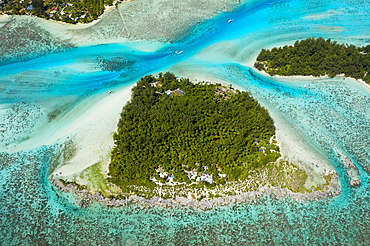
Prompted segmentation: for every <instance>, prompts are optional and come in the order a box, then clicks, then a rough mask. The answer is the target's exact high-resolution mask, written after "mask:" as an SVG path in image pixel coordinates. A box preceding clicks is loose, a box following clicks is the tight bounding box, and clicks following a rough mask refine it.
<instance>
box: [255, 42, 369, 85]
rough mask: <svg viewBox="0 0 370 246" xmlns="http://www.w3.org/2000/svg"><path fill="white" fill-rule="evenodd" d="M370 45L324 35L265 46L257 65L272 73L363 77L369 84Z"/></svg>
mask: <svg viewBox="0 0 370 246" xmlns="http://www.w3.org/2000/svg"><path fill="white" fill-rule="evenodd" d="M369 54H370V45H368V46H365V47H356V46H354V45H348V44H338V43H337V42H336V41H331V40H330V39H327V40H325V39H323V38H321V37H320V38H317V39H315V38H308V39H305V40H301V41H296V42H295V43H294V45H292V46H288V45H285V46H284V47H280V48H273V49H271V50H266V49H262V50H261V52H260V53H259V55H258V57H257V59H256V62H255V63H254V67H256V68H257V69H258V70H260V71H261V70H263V71H265V72H267V73H268V74H270V75H271V76H273V75H282V76H293V75H302V76H315V77H318V76H324V75H328V76H330V77H335V76H336V75H339V74H344V75H345V76H346V77H351V78H354V79H361V80H363V81H365V82H366V83H367V84H370V75H369V74H368V71H370V55H369Z"/></svg>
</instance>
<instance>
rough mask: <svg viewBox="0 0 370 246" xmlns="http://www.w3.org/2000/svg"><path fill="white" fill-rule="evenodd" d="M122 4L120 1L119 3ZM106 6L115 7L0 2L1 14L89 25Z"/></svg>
mask: <svg viewBox="0 0 370 246" xmlns="http://www.w3.org/2000/svg"><path fill="white" fill-rule="evenodd" d="M120 2H122V1H121V0H118V1H117V3H116V5H117V4H118V3H120ZM105 6H113V1H112V0H57V1H54V0H32V1H27V0H25V1H15V0H3V1H0V14H9V15H35V16H38V17H41V18H45V19H52V20H56V21H63V22H66V23H71V24H76V23H89V22H92V21H93V20H96V19H98V17H99V16H100V15H102V14H103V12H104V9H105Z"/></svg>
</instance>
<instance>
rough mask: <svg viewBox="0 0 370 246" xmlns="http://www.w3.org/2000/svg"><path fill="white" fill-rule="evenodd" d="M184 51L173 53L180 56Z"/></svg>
mask: <svg viewBox="0 0 370 246" xmlns="http://www.w3.org/2000/svg"><path fill="white" fill-rule="evenodd" d="M183 52H184V51H183V50H182V51H176V52H175V53H176V54H177V55H180V54H182V53H183Z"/></svg>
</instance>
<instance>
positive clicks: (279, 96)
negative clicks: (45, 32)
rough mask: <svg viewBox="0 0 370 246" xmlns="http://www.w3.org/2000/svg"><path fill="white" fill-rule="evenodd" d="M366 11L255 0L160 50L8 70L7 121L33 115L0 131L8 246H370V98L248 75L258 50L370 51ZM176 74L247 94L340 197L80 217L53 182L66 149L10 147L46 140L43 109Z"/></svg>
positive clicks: (77, 52) (1, 200)
mask: <svg viewBox="0 0 370 246" xmlns="http://www.w3.org/2000/svg"><path fill="white" fill-rule="evenodd" d="M369 12H370V3H369V2H367V1H312V0H307V1H303V0H291V1H286V0H281V1H252V2H249V3H246V4H244V5H243V6H241V7H240V8H238V9H237V10H236V11H234V12H230V13H224V14H220V15H219V16H218V17H216V18H214V19H212V20H209V21H207V22H205V23H202V24H201V25H198V26H196V27H194V28H193V30H192V32H191V33H189V35H188V37H186V38H182V39H181V40H179V41H178V42H175V43H169V44H165V45H164V46H163V47H162V48H160V49H159V50H157V51H155V52H143V51H140V50H138V49H135V48H133V46H131V45H130V43H126V44H125V43H122V44H107V45H99V46H92V47H81V48H75V49H71V50H69V51H66V52H61V53H52V54H48V55H45V56H42V57H40V58H37V59H33V60H29V61H25V62H16V63H11V64H6V65H3V66H1V67H0V82H1V83H0V103H1V104H0V112H4V111H6V110H10V108H11V107H14V105H19V104H20V103H25V104H27V105H33V106H32V107H31V106H29V107H30V111H29V112H23V113H22V114H17V113H15V114H14V119H13V118H11V117H10V118H9V117H8V118H7V121H5V120H4V119H3V121H2V122H0V127H1V128H0V129H2V132H1V134H2V135H0V137H1V139H0V148H1V149H2V151H3V152H1V153H0V244H1V245H266V244H271V245H338V244H341V245H344V244H345V245H369V244H370V229H369V228H370V226H369V222H370V221H369V220H370V201H369V195H370V193H369V189H370V187H369V176H368V171H366V170H364V169H363V167H369V166H370V156H369V155H370V111H369V105H370V94H369V89H365V88H364V87H363V86H361V85H360V84H358V83H356V82H354V81H352V80H348V79H346V80H343V79H338V78H334V79H320V80H317V81H315V83H312V82H311V81H310V82H307V81H305V82H302V81H299V80H298V79H297V83H291V82H286V83H285V82H284V81H281V80H277V79H274V78H268V77H264V76H261V75H259V74H257V73H255V72H254V71H253V70H252V69H250V68H248V67H247V66H244V65H245V63H248V61H250V60H251V59H253V57H255V56H256V55H257V54H258V52H259V50H260V49H261V48H266V47H267V48H269V47H272V46H274V45H277V44H284V43H293V42H294V41H295V40H297V39H303V38H308V37H319V36H322V37H324V38H332V39H334V40H338V41H339V42H346V43H351V44H355V45H367V44H370V39H369V33H370V25H369V18H370V17H369V16H370V15H369ZM229 19H233V22H231V23H228V20H229ZM143 45H144V44H143ZM181 50H183V51H184V52H183V53H181V54H179V55H178V54H176V51H177V52H179V51H181ZM171 68H176V69H175V70H176V71H180V72H181V71H182V73H183V74H187V73H189V74H190V73H191V72H194V73H197V74H201V73H204V74H207V75H212V76H213V77H215V78H218V79H219V80H223V81H225V82H227V83H232V84H234V85H235V86H237V87H238V88H242V89H245V90H248V91H250V92H251V93H252V95H253V96H254V97H256V98H257V99H258V100H260V101H261V103H262V104H263V105H264V106H265V107H267V108H268V109H269V110H270V111H273V115H278V116H279V117H282V118H284V119H285V120H286V122H288V123H289V127H292V128H294V131H296V132H297V134H299V135H300V136H301V137H302V139H303V140H304V142H305V143H306V144H307V145H309V146H311V147H312V148H315V149H317V150H318V151H320V153H321V154H322V155H323V156H325V158H327V160H329V161H330V163H331V165H332V166H333V168H334V169H335V170H336V171H337V173H338V174H339V175H340V177H339V180H340V183H341V189H342V193H341V195H340V196H338V197H336V198H334V199H327V200H321V201H311V202H310V201H309V202H306V203H300V202H296V201H293V200H291V199H290V198H284V199H272V198H269V197H264V198H262V199H260V200H259V201H258V202H257V204H253V205H250V204H231V205H229V206H227V207H223V208H219V209H218V210H210V211H199V210H197V209H191V208H186V207H182V208H179V209H163V208H152V209H144V208H141V207H140V206H136V205H131V206H128V207H123V208H108V207H106V206H105V205H102V204H98V203H96V204H92V205H89V206H88V208H87V209H82V208H80V207H79V206H78V202H77V201H76V199H75V198H74V197H73V196H71V195H69V194H61V193H60V192H59V191H57V190H56V189H55V188H53V187H52V185H51V184H50V182H49V181H48V177H49V173H50V170H51V169H52V168H53V166H52V164H53V160H55V159H56V157H57V156H58V155H59V153H60V148H59V147H60V146H59V144H60V143H62V142H63V141H62V140H60V141H59V142H57V143H55V144H52V145H48V146H45V145H43V146H39V147H37V148H34V149H30V150H22V151H19V152H14V151H9V150H8V148H9V149H10V146H17V144H19V143H20V142H22V141H27V140H28V139H29V138H31V139H32V138H33V137H34V136H35V135H37V134H38V132H37V131H35V132H32V129H33V127H37V121H38V120H40V121H41V120H42V119H44V118H45V117H44V116H42V112H43V109H42V107H45V108H48V107H50V108H52V107H57V106H62V105H66V102H68V103H69V104H68V103H67V104H68V105H69V106H68V107H70V108H72V107H73V105H75V103H77V102H79V100H81V99H84V98H89V97H91V96H93V95H94V94H99V93H103V91H106V90H107V89H109V88H114V87H118V86H127V85H128V84H132V83H133V82H135V81H136V80H138V79H139V78H140V77H142V76H144V75H146V74H150V73H156V72H158V71H162V70H163V71H166V69H171ZM290 81H291V80H290ZM304 83H308V85H309V89H305V88H304V87H303V84H304ZM104 93H105V92H104ZM306 95H309V96H310V97H309V98H308V97H306ZM37 105H42V107H41V106H40V107H38V106H37ZM66 107H67V106H66ZM68 107H67V110H68ZM14 111H16V110H14ZM17 112H18V111H17ZM17 117H23V118H19V119H18V118H17ZM23 119H24V120H25V121H26V120H28V123H27V125H23V124H22V120H23ZM4 122H5V123H4ZM52 125H53V122H51V123H50V124H45V125H43V126H44V127H52ZM4 129H5V130H4ZM22 129H23V130H22ZM22 131H24V133H22ZM32 134H34V135H32ZM344 157H349V158H350V159H351V160H352V162H353V163H354V164H355V165H356V166H357V167H358V169H359V171H360V178H361V186H358V187H351V186H350V185H349V184H348V182H349V180H350V178H349V176H348V174H347V172H346V170H345V168H344V164H343V158H344Z"/></svg>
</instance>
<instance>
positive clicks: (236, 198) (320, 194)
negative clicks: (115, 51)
mask: <svg viewBox="0 0 370 246" xmlns="http://www.w3.org/2000/svg"><path fill="white" fill-rule="evenodd" d="M50 182H51V183H52V184H53V185H54V186H55V187H56V188H57V189H58V190H60V191H63V192H72V193H74V194H76V195H78V196H82V197H83V199H82V201H81V202H80V204H79V205H80V207H82V208H86V207H87V205H88V203H89V202H90V201H92V200H95V201H98V202H103V203H105V204H106V205H107V206H115V207H120V206H127V205H128V204H130V203H134V204H139V205H142V206H146V207H154V206H160V207H165V208H166V207H172V208H178V207H179V206H180V205H181V206H189V207H194V208H200V209H202V210H208V209H212V208H214V209H217V207H218V206H226V205H228V204H230V203H242V202H249V203H250V204H252V203H257V200H256V199H258V198H260V197H262V196H263V194H264V193H265V194H267V195H268V196H271V197H276V198H283V197H286V196H290V197H292V198H293V199H297V200H298V201H301V202H303V203H305V200H311V201H318V200H319V199H325V198H329V197H331V198H333V197H335V196H337V195H339V194H340V187H339V184H338V178H337V176H335V175H333V176H332V180H331V182H330V184H329V185H328V186H326V187H325V189H323V190H320V191H312V192H309V193H307V192H305V193H297V192H292V191H290V190H289V189H287V188H280V187H267V185H265V186H260V187H259V191H252V192H241V193H240V194H238V195H232V196H224V197H216V198H209V197H206V198H204V199H202V200H201V201H198V200H195V199H189V198H185V197H176V199H175V200H174V199H162V198H160V197H157V196H154V197H152V198H151V199H145V198H142V197H139V196H136V195H130V196H129V197H127V198H125V199H116V198H113V199H109V198H106V197H104V196H103V195H101V194H100V193H99V192H97V193H95V194H93V195H92V194H90V193H89V191H88V190H86V189H82V190H80V189H79V188H78V187H77V185H73V184H66V185H64V183H63V182H62V181H60V180H59V179H50Z"/></svg>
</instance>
